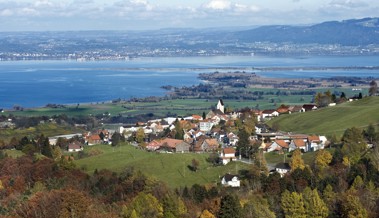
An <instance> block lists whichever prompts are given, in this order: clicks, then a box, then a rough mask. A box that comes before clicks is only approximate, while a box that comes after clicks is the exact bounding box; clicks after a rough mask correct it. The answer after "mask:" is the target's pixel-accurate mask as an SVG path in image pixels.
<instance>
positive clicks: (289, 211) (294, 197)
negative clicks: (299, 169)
mask: <svg viewBox="0 0 379 218" xmlns="http://www.w3.org/2000/svg"><path fill="white" fill-rule="evenodd" d="M281 207H282V209H283V211H284V215H285V217H286V218H305V217H306V213H305V208H304V202H303V196H302V194H301V193H300V194H299V193H297V192H292V193H291V192H289V191H288V190H285V191H284V192H283V194H282V198H281Z"/></svg>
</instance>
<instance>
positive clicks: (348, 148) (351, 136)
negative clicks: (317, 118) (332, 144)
mask: <svg viewBox="0 0 379 218" xmlns="http://www.w3.org/2000/svg"><path fill="white" fill-rule="evenodd" d="M342 141H343V145H342V153H343V154H344V155H345V156H346V157H348V158H349V161H350V163H352V164H355V163H357V162H358V160H359V159H360V158H361V155H362V154H363V152H364V151H365V150H366V144H365V139H364V137H363V134H362V131H361V130H360V129H358V128H356V127H352V128H349V129H346V130H345V132H344V134H343V137H342Z"/></svg>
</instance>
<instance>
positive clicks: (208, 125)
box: [199, 120, 214, 132]
mask: <svg viewBox="0 0 379 218" xmlns="http://www.w3.org/2000/svg"><path fill="white" fill-rule="evenodd" d="M213 125H214V123H213V122H211V121H210V120H205V121H201V122H200V123H199V128H200V131H203V132H209V131H211V129H212V127H213Z"/></svg>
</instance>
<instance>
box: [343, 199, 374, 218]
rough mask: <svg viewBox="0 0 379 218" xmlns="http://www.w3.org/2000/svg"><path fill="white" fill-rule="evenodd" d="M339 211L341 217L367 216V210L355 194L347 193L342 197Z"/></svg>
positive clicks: (359, 217)
mask: <svg viewBox="0 0 379 218" xmlns="http://www.w3.org/2000/svg"><path fill="white" fill-rule="evenodd" d="M342 199H343V201H342V206H341V212H342V217H348V218H367V217H368V216H367V211H366V209H365V208H364V207H363V205H362V204H361V202H360V201H359V198H358V197H357V196H354V195H351V194H347V196H346V197H344V198H342Z"/></svg>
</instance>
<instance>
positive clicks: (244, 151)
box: [237, 128, 250, 157]
mask: <svg viewBox="0 0 379 218" xmlns="http://www.w3.org/2000/svg"><path fill="white" fill-rule="evenodd" d="M238 138H239V139H238V142H237V151H238V152H240V155H242V156H244V157H249V154H248V152H250V151H249V150H250V140H249V134H248V133H247V132H246V130H245V129H244V128H243V129H241V130H240V131H239V132H238Z"/></svg>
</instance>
